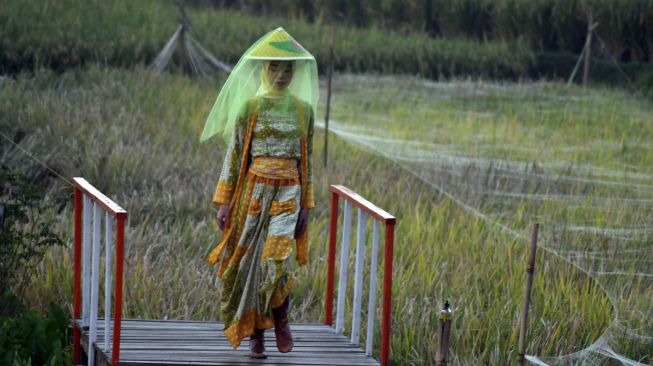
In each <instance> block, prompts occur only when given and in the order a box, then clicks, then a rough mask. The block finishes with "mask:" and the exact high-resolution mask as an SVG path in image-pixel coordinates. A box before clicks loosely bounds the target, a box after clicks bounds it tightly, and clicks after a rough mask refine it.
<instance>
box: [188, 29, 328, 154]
mask: <svg viewBox="0 0 653 366" xmlns="http://www.w3.org/2000/svg"><path fill="white" fill-rule="evenodd" d="M272 60H287V61H293V65H294V67H293V70H294V72H293V77H292V81H291V83H290V85H288V87H287V88H286V89H285V90H284V92H283V94H284V95H286V96H288V97H289V96H294V97H297V98H299V99H300V100H302V101H304V102H306V103H308V104H309V105H310V109H311V112H312V113H313V114H315V109H316V107H317V100H318V94H319V83H318V78H317V63H316V62H315V58H314V57H313V55H311V54H310V53H308V51H306V50H305V49H304V47H302V46H301V45H300V44H299V43H298V42H297V41H295V40H294V39H293V38H292V37H291V36H290V34H288V33H287V32H286V31H285V30H284V29H283V28H281V27H279V28H277V29H275V30H272V31H270V32H268V33H266V34H265V35H264V36H262V37H261V38H259V40H258V41H256V42H255V43H254V44H253V45H252V46H251V47H249V48H248V49H247V51H246V52H245V53H244V54H243V56H242V57H241V58H240V60H239V61H238V63H237V64H236V66H235V67H234V69H233V70H232V71H231V73H230V74H229V77H228V78H227V80H226V81H225V83H224V85H223V86H222V90H220V94H219V95H218V98H217V99H216V101H215V104H214V105H213V108H212V109H211V112H210V113H209V116H208V117H207V119H206V123H205V124H204V130H203V131H202V136H201V137H200V141H206V140H208V139H209V138H211V136H214V135H216V134H217V135H220V136H221V137H222V138H223V139H224V141H225V142H227V143H229V139H230V138H231V135H232V132H233V130H234V126H235V125H236V121H237V120H239V119H242V118H243V116H242V115H241V112H244V111H246V108H245V107H246V106H247V105H248V102H249V101H250V100H252V99H253V98H262V97H267V96H268V94H270V95H273V94H276V93H270V88H269V85H263V80H264V76H265V75H263V72H264V70H265V65H266V64H269V62H270V61H272ZM288 105H289V106H294V104H293V103H290V104H288ZM288 113H294V112H292V111H291V110H288Z"/></svg>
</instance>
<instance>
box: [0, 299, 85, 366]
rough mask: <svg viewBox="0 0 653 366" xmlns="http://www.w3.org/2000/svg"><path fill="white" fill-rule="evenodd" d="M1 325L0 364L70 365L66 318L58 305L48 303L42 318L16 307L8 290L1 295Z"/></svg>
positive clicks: (68, 331) (21, 307)
mask: <svg viewBox="0 0 653 366" xmlns="http://www.w3.org/2000/svg"><path fill="white" fill-rule="evenodd" d="M2 311H3V312H5V313H4V314H3V316H2V322H1V323H0V364H2V365H70V364H71V361H72V360H71V355H72V353H71V352H70V349H69V347H68V345H69V344H70V338H71V337H70V334H71V332H70V329H69V328H68V324H69V318H68V315H67V314H66V312H65V311H64V310H63V309H62V308H61V307H60V306H58V305H56V304H54V303H50V306H49V307H48V309H47V312H46V313H45V314H44V315H40V314H38V313H37V312H36V311H34V310H31V309H27V308H25V307H23V306H22V305H20V304H19V302H18V300H17V299H16V297H15V295H14V294H12V293H11V292H10V291H9V290H5V292H4V294H2Z"/></svg>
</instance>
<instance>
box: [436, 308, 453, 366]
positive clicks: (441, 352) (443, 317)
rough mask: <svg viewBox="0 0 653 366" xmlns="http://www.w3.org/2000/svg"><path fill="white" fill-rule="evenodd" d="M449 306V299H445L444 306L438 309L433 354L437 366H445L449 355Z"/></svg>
mask: <svg viewBox="0 0 653 366" xmlns="http://www.w3.org/2000/svg"><path fill="white" fill-rule="evenodd" d="M451 318H452V317H451V308H450V306H449V300H447V301H445V303H444V308H442V310H441V311H440V321H439V325H438V350H437V353H436V356H435V364H436V365H437V366H447V356H448V355H449V336H450V335H451Z"/></svg>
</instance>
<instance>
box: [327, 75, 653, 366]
mask: <svg viewBox="0 0 653 366" xmlns="http://www.w3.org/2000/svg"><path fill="white" fill-rule="evenodd" d="M340 90H346V91H347V92H346V93H341V94H346V95H347V98H339V97H338V96H339V91H340ZM652 112H653V108H652V107H651V104H650V103H648V102H646V101H643V100H639V99H637V98H635V97H633V96H629V95H626V94H624V93H620V92H617V91H610V90H590V89H587V90H585V89H581V88H579V87H574V86H572V87H564V86H561V85H556V84H551V83H528V84H492V83H474V82H443V83H437V82H428V81H424V80H419V79H410V78H408V79H407V78H392V77H370V76H367V77H366V76H341V77H339V78H337V79H336V80H335V81H334V97H333V110H332V113H331V115H332V116H333V117H332V118H331V121H330V124H329V130H330V131H331V132H332V133H335V134H336V135H338V136H339V137H341V138H343V139H345V140H346V141H349V142H351V143H352V144H354V145H355V146H357V147H360V148H364V149H366V150H368V151H370V152H372V153H374V154H377V155H380V156H383V157H386V158H388V159H390V160H392V161H394V162H396V163H397V164H399V165H400V166H401V167H403V168H404V169H405V170H407V171H409V172H410V173H412V174H414V175H415V176H416V177H419V178H420V179H422V180H423V181H424V182H426V183H428V184H429V185H430V186H431V187H433V189H434V190H436V191H438V192H439V193H441V194H444V195H446V196H448V197H449V198H450V199H452V200H453V201H455V202H456V203H457V204H459V205H460V206H461V207H463V208H464V209H465V210H466V211H468V212H469V213H470V214H472V215H475V216H478V217H480V218H482V219H484V220H486V221H487V222H489V223H492V224H493V225H496V227H498V228H500V229H501V230H504V231H506V232H508V233H510V234H511V235H514V236H515V237H518V238H523V240H524V243H526V242H527V241H528V238H529V233H528V232H527V230H528V228H529V225H528V224H529V223H530V222H539V223H541V229H540V241H539V243H540V247H541V248H544V249H545V250H546V251H547V252H548V253H550V254H553V255H555V256H558V257H559V258H561V259H563V260H565V261H566V262H568V263H569V264H571V265H573V266H575V267H576V268H578V269H579V270H581V271H583V272H585V273H587V274H588V275H589V276H591V277H592V278H593V279H594V280H595V281H597V283H598V284H599V285H600V286H601V287H602V288H603V289H604V290H605V292H606V293H607V295H608V296H609V297H610V300H611V302H612V305H613V307H614V310H615V311H614V313H615V319H614V321H613V323H612V324H611V326H610V327H609V328H608V329H606V331H605V333H604V334H603V336H602V337H601V338H599V339H598V340H596V342H595V343H594V344H592V345H591V346H589V347H588V348H586V349H584V350H582V351H580V352H576V353H573V354H570V355H564V356H559V357H549V358H544V357H541V358H538V357H536V356H529V358H528V359H529V360H530V361H531V362H532V363H533V364H540V365H572V364H573V365H577V364H583V365H585V364H587V365H612V364H617V365H619V364H624V365H641V364H642V363H640V362H641V360H642V359H648V360H650V359H651V358H650V357H651V350H652V349H653V337H652V334H653V245H652V243H653V225H652V224H653V143H652V142H651V141H652V140H651V137H653V113H652ZM316 125H317V126H319V127H323V124H320V123H317V124H316ZM642 350H643V351H642Z"/></svg>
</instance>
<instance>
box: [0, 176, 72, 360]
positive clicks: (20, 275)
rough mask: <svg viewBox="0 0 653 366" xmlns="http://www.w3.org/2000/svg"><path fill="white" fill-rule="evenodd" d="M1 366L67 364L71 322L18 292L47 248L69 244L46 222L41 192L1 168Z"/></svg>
mask: <svg viewBox="0 0 653 366" xmlns="http://www.w3.org/2000/svg"><path fill="white" fill-rule="evenodd" d="M0 202H1V203H2V210H0V211H1V212H0V213H1V216H2V217H1V218H0V224H1V226H0V243H2V245H0V283H2V286H1V288H3V291H4V292H3V293H1V294H0V319H2V321H1V322H0V364H2V365H23V364H28V365H67V364H70V357H69V356H70V355H69V354H70V352H67V351H66V345H68V344H69V343H70V342H69V341H68V340H69V338H70V337H69V329H68V324H69V319H68V316H67V314H66V313H65V312H64V310H63V309H62V308H61V307H60V306H58V305H56V304H54V303H50V305H49V306H48V309H47V312H46V314H44V315H40V314H39V313H38V312H36V311H34V310H31V309H28V308H26V307H25V306H24V305H22V304H21V302H20V300H19V298H18V297H17V296H16V295H15V294H14V292H13V291H12V290H15V291H18V292H20V290H21V289H22V288H24V284H25V283H26V281H27V280H28V279H29V277H30V275H31V274H32V273H33V270H34V268H35V264H36V263H37V262H38V261H40V260H42V259H43V256H44V255H45V252H46V250H47V249H49V248H51V247H53V246H59V245H63V241H62V240H61V239H60V238H59V236H58V235H57V234H56V233H55V232H54V230H53V221H52V220H50V219H46V218H45V217H46V212H45V211H46V202H45V201H44V200H43V193H42V190H41V189H40V187H38V186H37V185H35V184H33V183H32V182H31V181H30V179H29V178H28V177H27V176H26V175H25V174H23V173H21V172H17V171H14V170H12V169H10V168H9V167H7V166H5V165H2V166H0Z"/></svg>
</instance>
